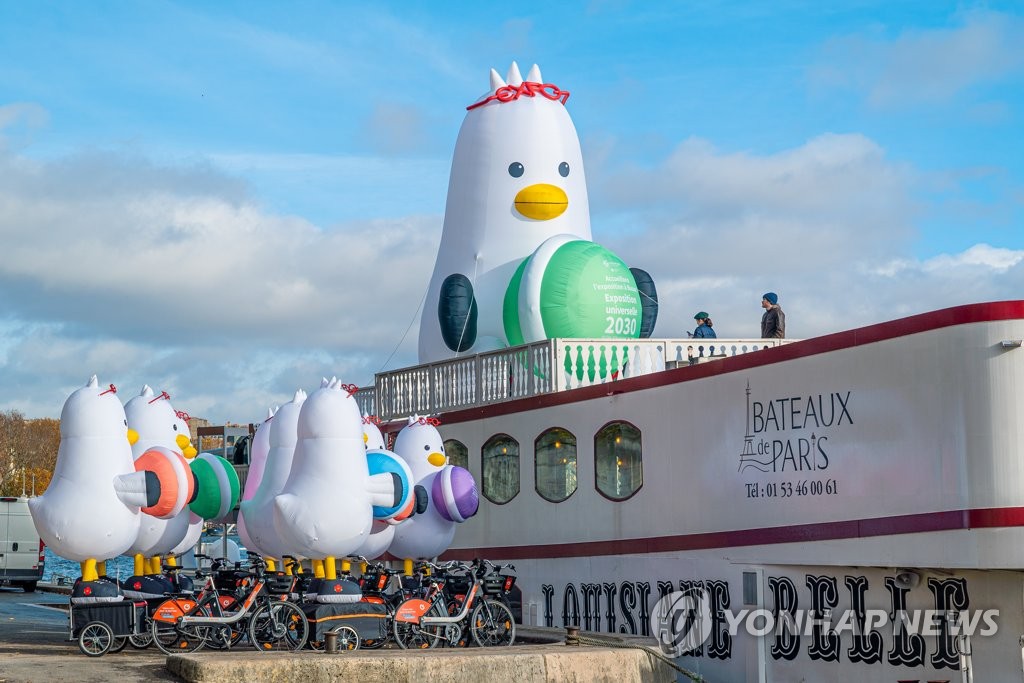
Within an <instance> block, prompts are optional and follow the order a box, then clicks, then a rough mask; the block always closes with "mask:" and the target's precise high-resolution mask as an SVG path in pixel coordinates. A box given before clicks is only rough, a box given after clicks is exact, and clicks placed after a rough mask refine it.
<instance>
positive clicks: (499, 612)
mask: <svg viewBox="0 0 1024 683" xmlns="http://www.w3.org/2000/svg"><path fill="white" fill-rule="evenodd" d="M505 568H511V565H502V566H498V565H495V564H493V563H491V562H489V561H488V560H475V561H474V562H473V563H472V564H469V565H466V564H459V563H448V564H447V565H443V566H434V567H433V569H435V570H436V571H437V573H436V574H434V575H432V576H431V577H429V578H428V581H429V586H428V590H427V594H426V596H425V597H424V598H422V599H421V598H412V599H409V600H406V601H405V602H403V603H402V604H401V605H399V606H398V608H397V609H396V610H395V617H394V623H395V626H394V632H395V642H397V643H398V646H399V647H401V648H403V649H425V648H432V647H437V646H438V645H440V644H446V645H457V644H459V642H460V641H463V640H464V633H465V631H466V629H467V625H468V630H469V635H470V636H472V638H473V641H474V642H475V643H476V644H477V645H480V646H481V647H493V646H508V645H511V644H512V643H513V642H515V639H516V623H515V619H514V618H513V616H512V610H510V609H509V607H508V605H506V604H505V603H504V602H502V601H501V600H500V599H498V597H497V596H498V595H500V592H499V591H501V590H507V589H505V585H507V584H508V581H509V579H511V580H512V581H514V580H515V579H514V577H501V579H500V580H495V577H497V576H500V571H501V570H502V569H505ZM445 572H449V573H452V572H454V573H462V574H465V575H466V576H467V577H469V578H470V579H471V583H470V585H469V589H468V591H467V592H466V594H465V598H464V599H462V600H461V604H460V603H459V602H455V603H453V604H451V605H449V604H448V602H447V600H446V599H445V591H444V584H445V577H444V576H443V574H444V573H445ZM509 587H511V586H509Z"/></svg>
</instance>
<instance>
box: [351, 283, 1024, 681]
mask: <svg viewBox="0 0 1024 683" xmlns="http://www.w3.org/2000/svg"><path fill="white" fill-rule="evenodd" d="M1022 339H1024V301H999V302H989V303H979V304H973V305H965V306H957V307H953V308H947V309H943V310H937V311H932V312H928V313H923V314H920V315H914V316H910V317H906V318H901V319H898V320H892V321H888V322H884V323H881V324H876V325H872V326H870V327H862V328H858V329H852V330H848V331H844V332H838V333H835V334H829V335H825V336H821V337H816V338H813V339H804V340H793V341H790V340H776V339H770V340H759V339H746V340H742V339H740V340H729V339H718V340H714V339H711V340H695V339H680V340H672V339H631V340H622V339H611V340H609V339H549V340H545V341H541V342H535V343H532V344H527V345H523V346H519V347H513V348H509V349H503V350H499V351H491V352H487V353H482V354H474V355H471V356H464V357H460V358H456V359H450V360H446V361H441V362H434V363H427V364H423V365H419V366H415V367H412V368H404V369H400V370H395V371H391V372H386V373H380V374H378V375H377V376H376V378H375V383H374V386H373V387H367V388H366V389H364V390H363V392H362V395H361V396H360V398H361V400H363V401H364V403H365V409H367V410H371V409H372V410H373V411H375V412H376V413H377V414H378V415H380V416H381V417H382V418H383V419H384V420H385V428H386V429H390V430H391V431H394V430H396V429H398V428H400V427H401V426H402V424H404V421H405V419H406V417H407V416H409V415H414V414H419V415H425V414H430V415H434V416H437V417H438V418H439V419H440V422H441V426H440V427H439V429H440V431H441V433H442V435H443V437H444V439H445V450H446V453H447V455H448V457H449V459H450V461H452V462H453V463H455V464H461V465H463V466H465V467H467V468H468V469H469V470H470V471H471V472H472V473H473V474H474V476H475V477H476V479H477V481H478V483H479V486H480V491H481V501H480V509H479V512H478V514H477V515H476V516H475V517H474V518H472V519H470V520H469V521H468V522H467V523H465V524H462V525H460V526H459V528H458V531H457V533H456V535H455V539H454V542H453V544H452V546H451V547H450V549H449V550H448V552H447V553H446V554H445V555H444V556H443V557H444V558H452V559H463V560H466V559H472V558H475V557H486V558H488V559H491V560H493V561H498V562H511V563H513V564H514V565H515V567H516V569H517V574H518V577H519V579H518V581H517V585H518V586H519V587H520V588H521V589H522V591H523V621H524V622H525V623H527V624H531V625H538V626H548V627H563V626H579V627H580V628H582V629H583V630H584V631H596V632H605V633H614V634H638V635H647V636H653V637H656V638H658V639H659V641H660V642H662V644H663V649H665V650H666V651H667V652H670V653H671V654H672V655H673V656H677V657H678V661H679V663H680V664H682V665H684V666H686V667H688V668H689V669H691V670H693V671H696V672H698V673H700V674H701V675H703V676H705V677H706V678H707V680H712V681H795V680H808V681H812V680H813V681H850V680H857V681H878V682H880V683H881V682H883V681H884V682H886V683H892V682H893V681H916V680H920V681H954V680H955V681H961V680H962V681H970V680H978V681H1001V682H1007V681H1015V680H1021V678H1022V671H1021V656H1022V649H1021V644H1020V643H1021V642H1024V641H1022V640H1021V638H1022V634H1024V609H1022V605H1024V571H1022V568H1024V421H1022V420H1021V415H1022V414H1024V403H1022V392H1024V350H1022V348H1021V346H1022ZM613 356H614V358H615V359H616V362H615V363H614V367H615V368H616V372H611V371H610V370H611V368H612V367H613V363H612V358H613ZM601 368H604V371H602V370H601ZM668 602H673V604H677V605H679V606H683V607H686V608H687V613H686V614H685V615H684V616H688V617H689V619H688V620H683V621H679V620H678V619H677V621H676V623H675V624H674V625H671V626H672V627H671V628H665V627H664V624H665V622H664V620H662V621H661V622H659V619H658V615H659V610H660V612H661V613H662V615H663V614H664V610H665V605H666V604H667V603H668ZM677 616H678V615H677ZM659 623H660V624H662V627H660V628H659V627H658V624H659Z"/></svg>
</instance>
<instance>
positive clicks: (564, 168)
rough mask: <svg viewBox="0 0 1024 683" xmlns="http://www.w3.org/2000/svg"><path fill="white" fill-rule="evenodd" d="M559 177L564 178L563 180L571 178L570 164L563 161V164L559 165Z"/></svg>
mask: <svg viewBox="0 0 1024 683" xmlns="http://www.w3.org/2000/svg"><path fill="white" fill-rule="evenodd" d="M558 175H560V176H562V177H563V178H566V177H568V176H569V163H568V162H565V161H563V162H562V163H560V164H559V165H558Z"/></svg>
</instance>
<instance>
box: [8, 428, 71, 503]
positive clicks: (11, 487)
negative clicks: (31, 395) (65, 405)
mask: <svg viewBox="0 0 1024 683" xmlns="http://www.w3.org/2000/svg"><path fill="white" fill-rule="evenodd" d="M59 447H60V421H59V420H54V419H52V418H42V419H38V420H26V419H25V416H24V415H22V414H21V413H20V412H18V411H17V410H8V411H4V412H0V491H2V492H3V493H4V494H5V495H17V494H20V493H21V490H22V480H23V478H24V479H25V481H26V491H27V492H30V491H31V479H32V474H33V473H35V475H36V489H35V490H36V493H42V492H43V491H44V490H46V486H47V485H48V484H49V483H50V477H51V476H52V475H53V469H54V467H55V466H56V464H57V449H58V448H59ZM23 473H24V474H25V475H26V476H25V477H23V476H22V475H23Z"/></svg>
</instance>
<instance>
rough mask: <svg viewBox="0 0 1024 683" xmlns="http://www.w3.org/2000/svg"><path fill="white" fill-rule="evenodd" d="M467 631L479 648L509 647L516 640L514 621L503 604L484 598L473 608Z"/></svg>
mask: <svg viewBox="0 0 1024 683" xmlns="http://www.w3.org/2000/svg"><path fill="white" fill-rule="evenodd" d="M469 631H470V633H472V634H473V640H474V641H476V644H477V645H479V646H480V647H494V646H498V645H511V644H512V643H513V642H514V641H515V639H516V620H515V618H514V617H513V616H512V610H510V609H509V608H508V606H507V605H506V604H505V603H503V602H501V601H500V600H491V599H490V598H485V599H484V600H481V601H480V603H479V604H478V605H477V606H476V607H474V608H473V616H471V617H470V620H469Z"/></svg>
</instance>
